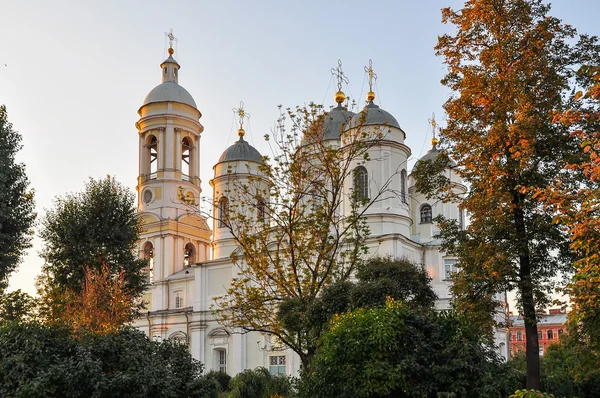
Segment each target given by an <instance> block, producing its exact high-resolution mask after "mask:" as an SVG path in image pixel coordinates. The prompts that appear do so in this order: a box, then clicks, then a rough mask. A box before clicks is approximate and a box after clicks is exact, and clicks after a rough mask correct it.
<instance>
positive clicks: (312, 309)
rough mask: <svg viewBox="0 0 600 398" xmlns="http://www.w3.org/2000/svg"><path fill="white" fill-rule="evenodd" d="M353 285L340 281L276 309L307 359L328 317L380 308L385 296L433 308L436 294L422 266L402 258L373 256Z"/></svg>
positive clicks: (429, 308)
mask: <svg viewBox="0 0 600 398" xmlns="http://www.w3.org/2000/svg"><path fill="white" fill-rule="evenodd" d="M356 279H357V281H356V282H350V281H341V282H336V283H333V284H331V285H329V286H327V287H326V288H324V289H323V291H322V293H321V295H319V296H318V297H317V298H315V299H311V300H309V299H307V298H290V299H288V300H286V301H284V302H283V303H281V304H280V306H279V313H278V320H279V322H280V323H281V325H282V327H283V328H284V329H285V330H286V332H287V333H288V334H290V335H294V334H296V335H302V336H303V340H304V341H306V342H308V344H309V345H308V347H307V349H306V350H307V352H308V353H310V354H311V355H310V357H312V355H313V354H314V353H315V352H316V350H317V349H318V347H319V344H320V341H319V339H320V337H321V336H322V335H323V334H324V333H325V332H326V331H327V330H328V328H329V321H330V320H331V318H332V316H334V315H336V314H341V313H345V312H349V311H352V310H353V309H356V308H361V307H377V306H384V305H385V303H386V299H387V298H388V297H390V298H393V299H395V300H400V301H403V302H405V303H406V304H407V305H409V306H411V307H414V308H418V309H420V310H424V311H427V310H431V309H433V306H434V303H435V299H436V295H435V293H434V291H433V289H432V287H431V278H430V277H429V275H428V274H427V271H425V270H424V268H423V267H421V266H419V265H417V264H413V263H411V262H410V261H408V260H406V259H392V258H391V257H375V258H372V259H369V260H368V261H366V262H365V263H364V264H361V265H360V266H358V268H357V273H356Z"/></svg>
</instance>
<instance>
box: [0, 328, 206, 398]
mask: <svg viewBox="0 0 600 398" xmlns="http://www.w3.org/2000/svg"><path fill="white" fill-rule="evenodd" d="M217 393H218V385H217V382H216V381H215V380H214V379H209V378H207V377H206V376H202V364H201V363H200V362H198V361H196V360H194V359H193V358H192V357H191V356H190V353H189V351H188V348H187V347H186V346H183V345H177V344H173V343H171V342H169V341H165V342H162V343H158V342H154V341H150V340H148V338H147V337H146V336H145V335H144V334H143V333H142V332H140V331H137V330H133V329H123V330H121V331H119V332H118V333H114V334H108V335H96V334H84V335H79V337H78V338H75V337H73V334H72V333H71V330H70V329H67V328H65V327H58V326H43V325H40V324H37V323H24V324H12V323H11V324H5V325H2V326H0V396H2V397H27V398H36V397H65V398H71V397H73V398H74V397H109V396H110V397H158V396H160V397H198V398H199V397H203V398H216V397H217Z"/></svg>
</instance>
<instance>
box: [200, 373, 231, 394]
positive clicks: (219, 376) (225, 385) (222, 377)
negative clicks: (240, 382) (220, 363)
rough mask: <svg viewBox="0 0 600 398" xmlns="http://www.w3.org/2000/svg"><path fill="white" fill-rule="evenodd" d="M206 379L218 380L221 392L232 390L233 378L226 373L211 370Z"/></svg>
mask: <svg viewBox="0 0 600 398" xmlns="http://www.w3.org/2000/svg"><path fill="white" fill-rule="evenodd" d="M206 378H207V379H214V380H216V381H217V383H219V391H221V392H225V391H229V390H231V387H230V385H229V384H230V383H231V376H229V375H228V374H227V373H226V372H223V371H218V370H211V371H209V372H208V373H206Z"/></svg>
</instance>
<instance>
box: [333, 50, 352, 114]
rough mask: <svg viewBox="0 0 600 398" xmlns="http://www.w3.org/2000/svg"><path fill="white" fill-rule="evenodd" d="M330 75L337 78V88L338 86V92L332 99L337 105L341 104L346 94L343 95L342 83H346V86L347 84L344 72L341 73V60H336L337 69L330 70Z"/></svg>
mask: <svg viewBox="0 0 600 398" xmlns="http://www.w3.org/2000/svg"><path fill="white" fill-rule="evenodd" d="M331 74H332V75H333V76H335V77H336V78H337V86H338V91H337V93H335V96H334V97H333V99H334V100H335V102H337V103H338V104H341V103H342V102H344V101H345V100H346V94H344V92H343V91H342V83H346V84H348V83H349V80H348V78H347V77H346V75H344V71H342V60H341V59H338V66H337V68H331Z"/></svg>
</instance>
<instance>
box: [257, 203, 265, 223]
mask: <svg viewBox="0 0 600 398" xmlns="http://www.w3.org/2000/svg"><path fill="white" fill-rule="evenodd" d="M265 216H266V213H265V201H264V200H263V198H258V200H257V201H256V218H257V221H258V222H263V223H264V222H265Z"/></svg>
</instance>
